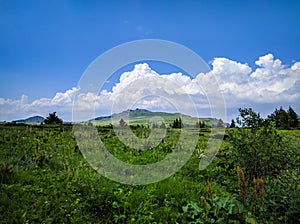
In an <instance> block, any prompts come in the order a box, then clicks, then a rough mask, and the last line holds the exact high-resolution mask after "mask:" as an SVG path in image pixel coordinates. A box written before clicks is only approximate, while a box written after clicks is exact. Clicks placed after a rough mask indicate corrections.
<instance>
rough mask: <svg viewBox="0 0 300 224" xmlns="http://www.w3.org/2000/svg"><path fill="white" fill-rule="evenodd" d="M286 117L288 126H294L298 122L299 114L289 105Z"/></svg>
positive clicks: (296, 125)
mask: <svg viewBox="0 0 300 224" xmlns="http://www.w3.org/2000/svg"><path fill="white" fill-rule="evenodd" d="M287 114H288V117H289V126H290V127H293V128H296V127H298V124H299V116H298V114H297V113H296V112H295V111H294V110H293V108H292V107H291V106H289V109H288V111H287Z"/></svg>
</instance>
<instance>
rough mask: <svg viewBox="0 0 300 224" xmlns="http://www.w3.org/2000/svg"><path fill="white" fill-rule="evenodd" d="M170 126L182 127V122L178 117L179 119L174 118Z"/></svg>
mask: <svg viewBox="0 0 300 224" xmlns="http://www.w3.org/2000/svg"><path fill="white" fill-rule="evenodd" d="M172 128H183V123H182V120H181V118H179V119H178V118H176V119H175V120H174V121H173V125H172Z"/></svg>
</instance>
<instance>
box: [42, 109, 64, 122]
mask: <svg viewBox="0 0 300 224" xmlns="http://www.w3.org/2000/svg"><path fill="white" fill-rule="evenodd" d="M44 123H45V124H62V123H63V121H62V119H60V118H59V117H58V116H57V115H56V112H53V113H50V114H49V116H48V117H46V119H45V120H44Z"/></svg>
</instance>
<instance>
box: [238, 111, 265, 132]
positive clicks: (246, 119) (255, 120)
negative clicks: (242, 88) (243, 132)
mask: <svg viewBox="0 0 300 224" xmlns="http://www.w3.org/2000/svg"><path fill="white" fill-rule="evenodd" d="M239 112H240V116H239V117H238V118H237V119H236V122H237V123H238V124H239V125H241V126H242V127H245V128H256V127H259V126H260V125H261V124H262V122H263V119H262V118H261V117H260V114H259V113H255V112H254V111H253V110H252V108H240V109H239Z"/></svg>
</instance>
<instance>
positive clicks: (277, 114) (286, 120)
mask: <svg viewBox="0 0 300 224" xmlns="http://www.w3.org/2000/svg"><path fill="white" fill-rule="evenodd" d="M268 119H269V120H271V121H272V122H274V123H275V127H276V128H280V129H290V128H296V127H298V124H299V116H298V114H297V113H296V112H295V111H294V110H293V108H292V107H291V106H290V107H289V109H288V110H287V111H285V110H284V109H283V108H282V107H280V109H279V110H278V109H277V108H276V109H275V111H274V112H273V113H272V114H271V115H269V116H268Z"/></svg>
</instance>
